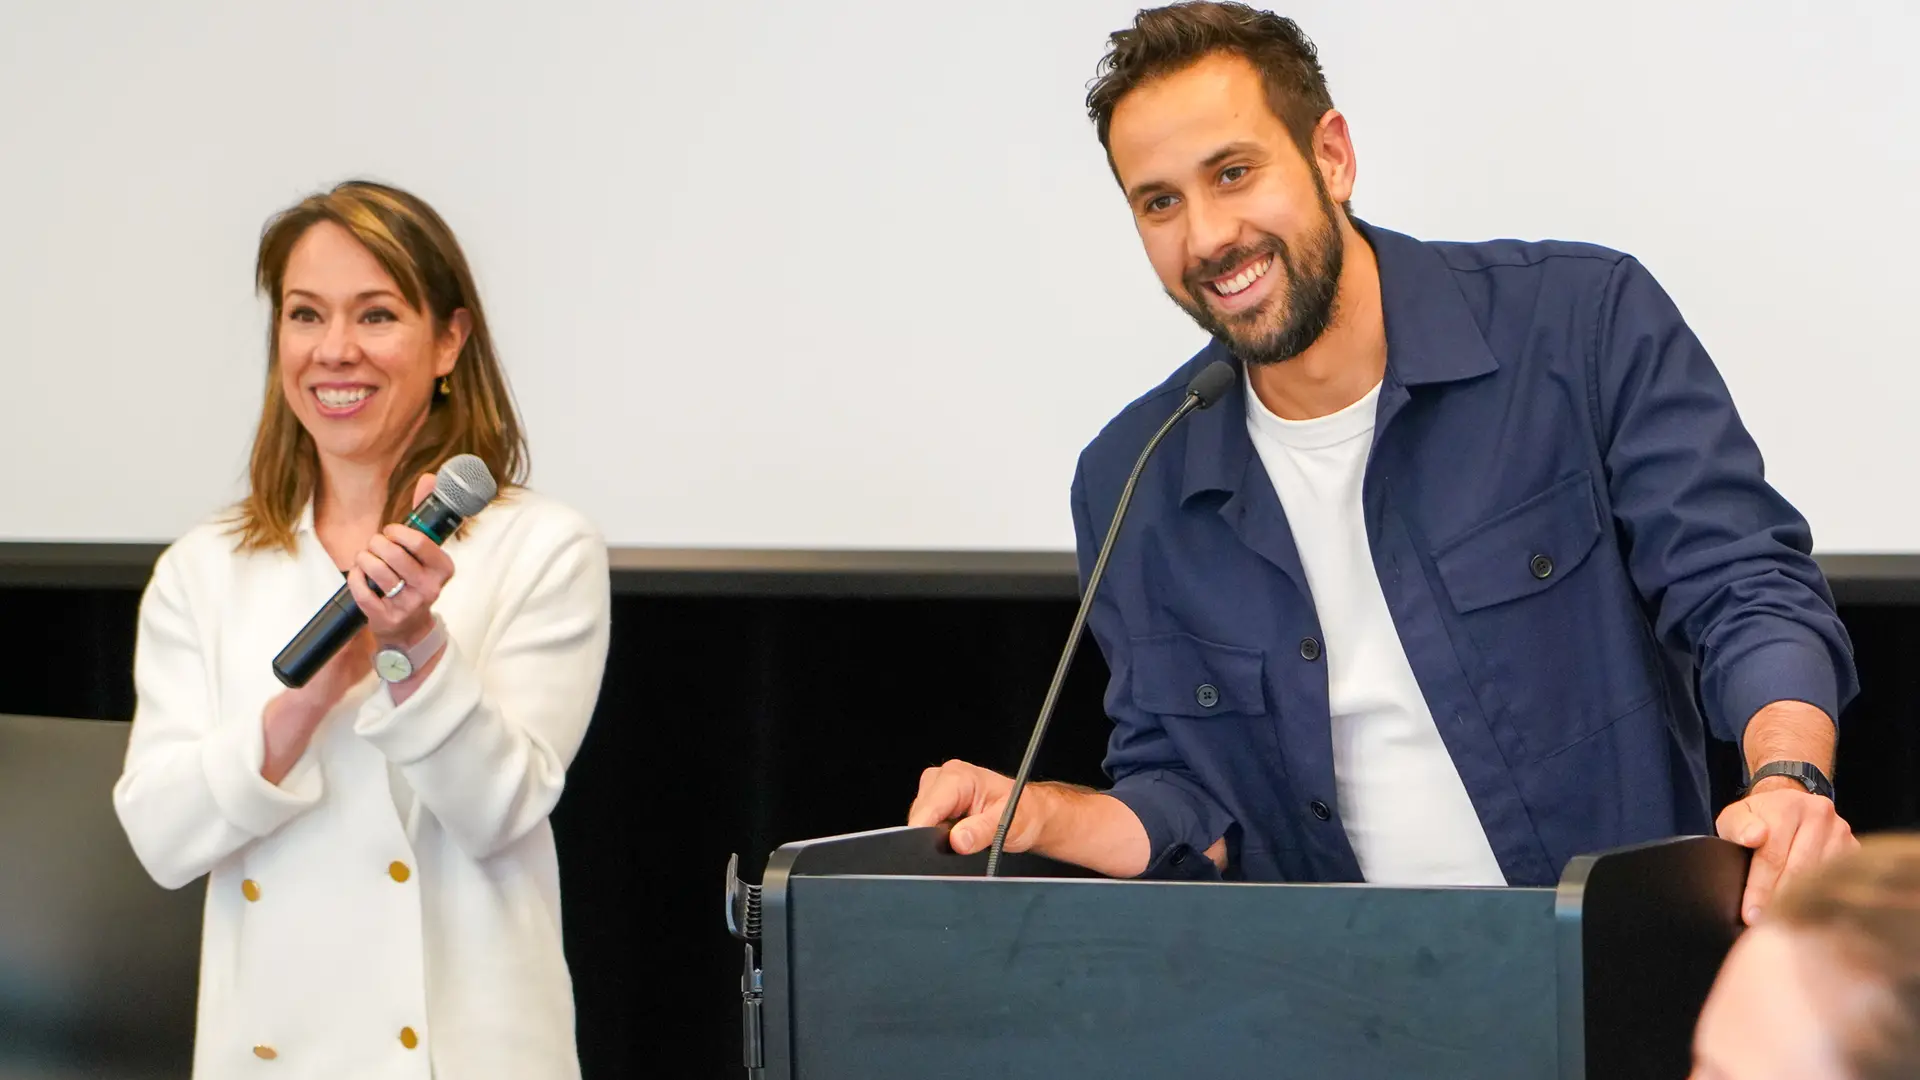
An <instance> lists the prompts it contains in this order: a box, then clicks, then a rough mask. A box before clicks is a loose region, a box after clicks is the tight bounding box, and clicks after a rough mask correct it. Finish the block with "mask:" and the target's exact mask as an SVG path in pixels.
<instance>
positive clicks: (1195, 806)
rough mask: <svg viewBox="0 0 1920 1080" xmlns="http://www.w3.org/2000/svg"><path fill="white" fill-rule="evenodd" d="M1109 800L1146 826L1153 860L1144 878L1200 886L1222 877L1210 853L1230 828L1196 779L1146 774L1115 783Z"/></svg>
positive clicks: (1156, 771) (1160, 772)
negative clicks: (1116, 800)
mask: <svg viewBox="0 0 1920 1080" xmlns="http://www.w3.org/2000/svg"><path fill="white" fill-rule="evenodd" d="M1108 794H1110V795H1112V796H1113V797H1114V798H1116V799H1119V800H1120V801H1121V802H1122V803H1125V804H1126V806H1127V809H1129V810H1132V811H1133V813H1134V816H1135V817H1138V818H1139V819H1140V824H1142V825H1144V826H1146V829H1147V842H1148V844H1149V848H1148V850H1149V851H1150V852H1151V854H1150V855H1149V856H1148V861H1147V868H1146V870H1144V871H1142V872H1141V874H1140V876H1141V877H1142V878H1155V879H1171V880H1188V881H1198V880H1210V879H1216V878H1218V877H1219V876H1220V870H1219V868H1218V867H1217V866H1215V865H1214V863H1213V860H1212V859H1209V858H1207V856H1206V850H1207V848H1209V847H1211V846H1213V842H1214V841H1215V840H1218V839H1219V838H1220V837H1221V836H1224V835H1225V834H1226V831H1227V827H1228V825H1230V824H1231V822H1230V821H1229V820H1228V819H1227V815H1226V812H1225V811H1224V810H1221V809H1220V807H1219V805H1218V804H1217V803H1215V802H1214V801H1213V799H1212V798H1210V797H1208V796H1207V794H1206V793H1205V791H1203V790H1202V789H1201V788H1200V786H1199V785H1198V784H1197V783H1195V782H1194V781H1193V779H1192V778H1190V777H1186V776H1182V775H1180V773H1178V772H1177V771H1174V770H1170V769H1146V770H1143V771H1141V772H1137V773H1132V774H1130V775H1128V776H1125V777H1123V778H1121V779H1120V780H1117V781H1115V782H1114V785H1113V788H1112V790H1111V791H1109V792H1108Z"/></svg>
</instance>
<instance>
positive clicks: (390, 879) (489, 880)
mask: <svg viewBox="0 0 1920 1080" xmlns="http://www.w3.org/2000/svg"><path fill="white" fill-rule="evenodd" d="M257 276H258V281H259V285H260V288H261V289H262V291H263V292H265V293H266V294H267V295H268V296H269V297H270V298H271V301H272V312H273V314H272V318H273V329H272V332H271V334H270V336H269V340H270V343H271V344H270V346H269V349H268V355H267V370H268V378H267V391H266V404H265V407H264V409H263V411H262V413H261V418H260V426H259V430H258V433H257V434H256V436H255V439H254V446H253V458H252V465H251V470H250V473H251V476H250V480H251V483H250V491H249V493H248V494H247V496H246V498H245V499H244V501H242V502H241V504H240V505H239V506H238V507H237V508H236V509H235V510H234V511H232V512H229V513H227V514H224V515H221V516H220V517H218V518H216V519H214V520H212V521H209V522H208V523H206V524H203V525H202V526H200V527H199V528H196V529H195V530H193V531H192V532H191V533H189V534H187V535H186V536H185V537H183V538H182V539H181V540H179V541H178V542H177V543H175V544H173V545H172V546H171V547H170V548H169V549H168V550H167V551H166V553H165V554H164V555H162V556H161V558H160V561H159V563H158V565H157V566H156V567H155V569H154V574H153V579H152V581H151V582H150V583H149V585H148V587H147V590H146V593H145V596H144V598H143V600H142V604H141V609H140V625H139V637H138V641H137V645H136V650H135V660H134V682H135V689H136V691H137V694H138V706H137V709H136V711H135V715H134V722H133V728H132V734H131V737H130V742H129V745H128V749H127V761H126V769H125V772H124V774H123V775H122V776H121V777H120V780H119V782H118V784H116V785H115V787H114V806H115V808H116V810H117V811H118V812H119V815H120V821H121V823H122V825H123V827H124V828H125V829H126V831H127V836H128V838H129V839H130V840H131V841H132V845H133V849H134V851H135V852H136V853H137V854H138V855H139V857H140V860H141V862H142V863H143V864H144V865H145V866H146V868H147V871H148V872H149V873H150V874H152V875H153V877H154V879H155V880H156V881H158V882H159V883H160V884H161V885H163V886H166V887H168V888H178V887H180V886H182V885H185V884H187V883H188V882H190V881H193V880H194V879H195V878H198V877H200V876H201V875H202V874H206V875H208V882H207V902H206V918H205V931H204V938H203V942H202V953H201V970H200V999H199V1001H200V1013H199V1024H198V1034H197V1039H196V1045H195V1054H194V1076H195V1077H197V1078H219V1077H229V1076H242V1075H245V1076H255V1075H259V1076H283V1077H291V1076H304V1077H329V1078H332V1077H347V1076H351V1077H387V1076H392V1077H402V1076H405V1077H428V1076H436V1075H437V1076H440V1077H456V1078H459V1077H473V1076H511V1077H515V1078H517V1080H533V1078H547V1077H575V1076H578V1075H579V1066H578V1064H577V1057H576V1053H575V1048H574V1039H573V997H572V990H571V982H570V979H569V975H568V971H567V965H566V960H565V957H564V956H563V955H562V952H561V937H560V897H559V881H558V869H557V865H556V860H555V854H554V844H553V834H552V831H551V829H550V828H549V826H548V822H547V815H548V813H549V812H550V811H551V810H552V809H553V806H554V803H555V801H556V800H558V799H559V797H560V790H561V786H562V783H563V780H564V778H565V774H566V769H567V766H568V765H569V763H570V762H571V760H572V758H573V755H574V752H575V751H576V750H577V749H578V748H579V746H580V740H581V737H582V736H583V735H584V734H585V731H586V727H587V720H588V717H589V715H590V714H591V713H592V710H593V705H594V700H595V698H596V696H597V695H598V693H599V686H600V678H601V672H602V667H603V664H604V662H605V658H606V648H607V626H608V606H609V587H608V571H607V558H606V548H605V544H604V543H603V541H602V540H601V538H600V537H599V535H598V534H597V532H596V531H595V529H594V528H593V526H592V525H590V524H589V523H588V522H587V521H586V520H585V519H584V518H582V517H581V516H580V515H579V514H576V513H574V512H573V511H572V510H569V509H568V508H566V507H565V506H562V505H560V504H559V503H556V502H554V501H553V500H551V499H547V498H544V497H542V496H539V495H536V494H534V493H533V492H531V491H528V490H526V489H524V488H522V487H520V486H519V482H520V481H521V480H522V479H523V478H524V474H525V448H524V444H523V442H522V439H521V435H520V427H519V423H518V421H517V419H516V418H515V416H514V411H513V407H512V404H511V401H510V399H509V395H508V392H507V384H506V379H505V377H504V376H503V374H502V372H501V370H500V367H499V364H498V361H497V360H496V358H495V355H494V351H493V344H492V342H491V340H490V339H489V338H488V335H487V322H486V318H485V316H484V315H483V314H482V312H481V308H480V297H479V295H478V293H476V292H475V290H474V285H473V278H472V275H471V274H470V272H469V271H468V269H467V264H466V259H465V257H464V256H463V255H462V253H461V251H460V247H459V244H458V243H457V242H456V241H455V239H454V237H453V234H452V233H451V232H450V231H449V230H448V228H447V226H446V225H445V223H443V222H442V221H441V220H440V218H439V216H438V215H437V214H435V213H434V212H433V210H432V209H431V208H429V207H428V206H427V205H426V204H425V203H423V202H421V201H420V200H419V199H417V198H415V197H413V196H411V195H409V194H407V193H406V192H403V191H398V190H395V189H393V188H390V187H383V186H379V185H376V184H370V183H361V182H353V183H347V184H342V185H340V186H339V187H336V188H334V189H333V190H332V191H329V192H326V193H324V194H318V195H314V196H313V197H311V198H308V199H306V200H305V201H303V202H301V203H299V204H298V205H297V206H294V207H292V208H291V209H289V210H287V211H285V212H284V213H282V214H280V215H279V216H277V217H276V218H275V219H274V220H273V221H271V222H270V223H269V225H268V227H267V229H266V232H265V234H264V235H263V236H262V238H261V242H260V251H259V263H258V268H257ZM456 454H473V455H476V456H478V457H479V458H480V459H481V460H482V461H484V462H485V463H486V465H487V467H488V469H489V470H490V471H491V472H492V474H493V476H494V477H495V479H496V480H497V481H498V482H499V483H500V487H501V494H500V496H499V497H498V498H497V499H496V500H495V501H494V502H493V503H492V504H491V505H490V506H489V507H488V508H487V509H486V510H485V511H484V512H483V513H481V514H480V515H479V516H478V517H475V518H473V519H472V520H470V521H468V522H467V523H466V525H465V526H463V527H462V529H461V530H460V531H459V532H458V533H457V534H455V535H454V536H453V537H452V538H450V539H449V540H448V542H447V544H446V546H445V547H444V548H441V547H437V546H435V545H434V544H433V543H432V542H431V541H429V540H427V538H426V537H425V536H423V535H422V534H420V533H418V532H416V531H414V530H413V529H410V528H406V527H403V526H400V525H395V524H391V523H392V522H396V521H404V520H405V518H406V514H407V512H408V511H409V510H410V509H411V508H412V507H413V506H414V505H415V504H416V503H417V502H418V500H419V499H420V498H422V497H423V496H424V495H425V494H426V493H427V492H428V491H430V490H431V488H432V485H433V476H432V474H431V473H429V472H428V470H430V469H432V468H434V467H436V466H437V465H438V464H439V463H441V462H444V461H446V460H447V459H448V458H450V457H452V456H454V455H456ZM456 564H457V565H458V566H459V567H460V574H459V575H458V577H456V576H455V574H454V567H455V565H456ZM343 575H344V576H345V579H346V581H347V583H348V585H349V586H350V587H351V588H352V590H353V595H354V597H355V599H356V600H357V601H358V602H359V605H360V608H361V610H362V611H364V612H365V613H366V616H367V626H366V629H365V631H363V632H362V633H361V635H360V636H359V637H358V638H356V639H355V641H354V642H353V644H352V645H350V646H349V647H347V648H345V649H343V650H341V651H340V652H339V653H338V654H336V655H335V657H334V658H333V659H332V660H331V661H330V662H329V663H328V664H327V665H326V667H324V668H323V669H321V671H320V673H319V674H318V675H316V676H315V677H314V678H313V679H312V680H311V681H309V682H308V683H307V684H306V685H304V686H302V687H300V688H298V689H292V690H289V689H287V688H285V687H283V686H281V685H280V684H279V682H277V681H276V679H275V677H274V675H273V673H272V671H271V661H272V659H273V657H274V655H275V653H277V652H278V651H279V649H280V648H281V646H283V645H284V644H285V643H286V642H287V640H288V639H289V638H291V637H292V636H293V635H294V634H295V633H296V632H297V631H298V630H299V629H300V628H301V626H302V625H303V624H304V623H305V621H306V620H307V618H308V617H309V616H311V615H312V614H313V612H314V611H315V609H316V608H317V607H318V606H319V605H320V604H321V603H323V602H324V601H325V600H326V599H327V597H329V596H330V595H332V594H333V592H334V591H335V590H336V589H338V588H339V586H340V583H341V580H342V576H343ZM381 649H397V650H400V651H402V652H404V653H406V655H407V658H408V661H409V663H407V664H399V665H392V666H391V667H389V666H387V665H383V666H382V670H383V671H386V672H387V675H389V676H403V677H400V678H399V681H395V682H391V683H389V682H387V681H386V677H387V676H383V675H381V674H378V673H376V672H374V671H373V670H371V668H370V658H371V657H372V656H373V655H374V654H375V652H376V651H377V650H381ZM409 667H410V668H411V672H410V673H406V669H407V668H409Z"/></svg>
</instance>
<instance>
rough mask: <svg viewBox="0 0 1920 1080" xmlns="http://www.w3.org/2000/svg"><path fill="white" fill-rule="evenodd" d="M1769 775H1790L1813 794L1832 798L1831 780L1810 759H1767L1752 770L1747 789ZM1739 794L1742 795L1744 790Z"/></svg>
mask: <svg viewBox="0 0 1920 1080" xmlns="http://www.w3.org/2000/svg"><path fill="white" fill-rule="evenodd" d="M1769 776H1788V777H1792V778H1793V779H1795V780H1798V781H1800V783H1801V784H1802V785H1804V786H1805V787H1806V789H1807V790H1808V791H1810V792H1812V793H1813V794H1815V795H1823V796H1825V797H1827V798H1829V799H1831V798H1833V781H1831V780H1829V779H1827V774H1826V773H1823V772H1821V771H1820V766H1818V765H1815V764H1814V763H1812V762H1810V761H1769V762H1767V763H1766V764H1765V765H1762V766H1760V767H1759V768H1757V769H1755V770H1753V776H1752V777H1751V778H1750V779H1748V781H1747V791H1748V792H1750V791H1752V790H1753V785H1755V784H1757V783H1759V782H1760V781H1762V780H1765V779H1766V778H1767V777H1769ZM1741 794H1742V795H1744V794H1746V792H1742V793H1741Z"/></svg>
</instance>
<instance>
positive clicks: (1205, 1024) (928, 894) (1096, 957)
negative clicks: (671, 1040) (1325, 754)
mask: <svg viewBox="0 0 1920 1080" xmlns="http://www.w3.org/2000/svg"><path fill="white" fill-rule="evenodd" d="M788 889H789V894H788V897H787V900H788V905H789V907H788V911H787V925H788V944H789V947H790V952H789V957H788V959H789V964H790V970H789V984H790V986H791V991H792V994H793V1000H792V1001H791V1002H790V1003H789V1011H788V1016H789V1018H790V1023H791V1037H792V1047H793V1055H792V1059H791V1063H792V1069H793V1071H792V1076H793V1077H794V1078H795V1080H816V1078H819V1080H826V1078H829V1077H830V1078H833V1080H858V1078H862V1077H874V1078H881V1077H884V1078H886V1080H913V1078H925V1080H935V1078H939V1080H945V1078H954V1080H959V1078H967V1080H975V1078H979V1077H989V1076H991V1077H1009V1078H1014V1077H1033V1078H1036V1080H1038V1078H1046V1080H1054V1078H1056V1077H1059V1076H1063V1075H1067V1076H1092V1075H1098V1076H1103V1077H1158V1076H1181V1077H1185V1076H1189V1075H1205V1076H1208V1077H1237V1076H1248V1077H1253V1076H1259V1077H1273V1076H1339V1077H1343V1078H1353V1080H1364V1078H1369V1077H1379V1078H1382V1080H1387V1078H1391V1080H1403V1078H1406V1077H1413V1076H1418V1077H1422V1078H1425V1080H1456V1078H1457V1080H1501V1078H1507V1077H1512V1078H1516V1080H1518V1078H1526V1080H1537V1078H1539V1077H1544V1076H1551V1075H1553V1074H1554V1069H1555V1064H1556V1061H1557V1033H1556V1022H1555V1021H1556V1002H1555V976H1554V972H1555V967H1554V965H1555V954H1554V918H1553V894H1552V893H1551V892H1550V891H1548V890H1544V889H1384V888H1368V887H1366V886H1301V885H1241V884H1232V885H1225V884H1222V885H1179V884H1161V883H1143V882H1111V881H1053V882H1048V881H1021V880H1002V881H982V880H963V879H945V878H910V877H841V878H835V877H825V878H809V877H794V878H792V879H791V880H790V882H789V885H788Z"/></svg>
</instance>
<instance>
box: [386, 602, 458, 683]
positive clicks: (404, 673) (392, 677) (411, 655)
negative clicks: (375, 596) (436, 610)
mask: <svg viewBox="0 0 1920 1080" xmlns="http://www.w3.org/2000/svg"><path fill="white" fill-rule="evenodd" d="M446 643H447V624H446V623H443V622H441V621H440V616H438V615H435V616H434V617H433V629H432V630H429V631H427V636H426V637H423V638H421V639H420V640H419V641H417V642H415V643H414V646H413V647H412V648H411V649H403V648H401V647H400V646H398V645H385V646H382V647H381V649H380V651H379V652H376V653H374V654H373V670H374V671H375V672H377V673H378V674H379V676H380V677H381V678H382V679H384V680H386V681H387V682H390V683H399V682H406V681H407V680H408V679H411V678H413V673H414V672H416V671H419V670H420V669H421V668H423V667H426V666H427V661H429V660H431V659H433V654H434V653H437V652H439V651H440V646H442V645H445V644H446Z"/></svg>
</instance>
